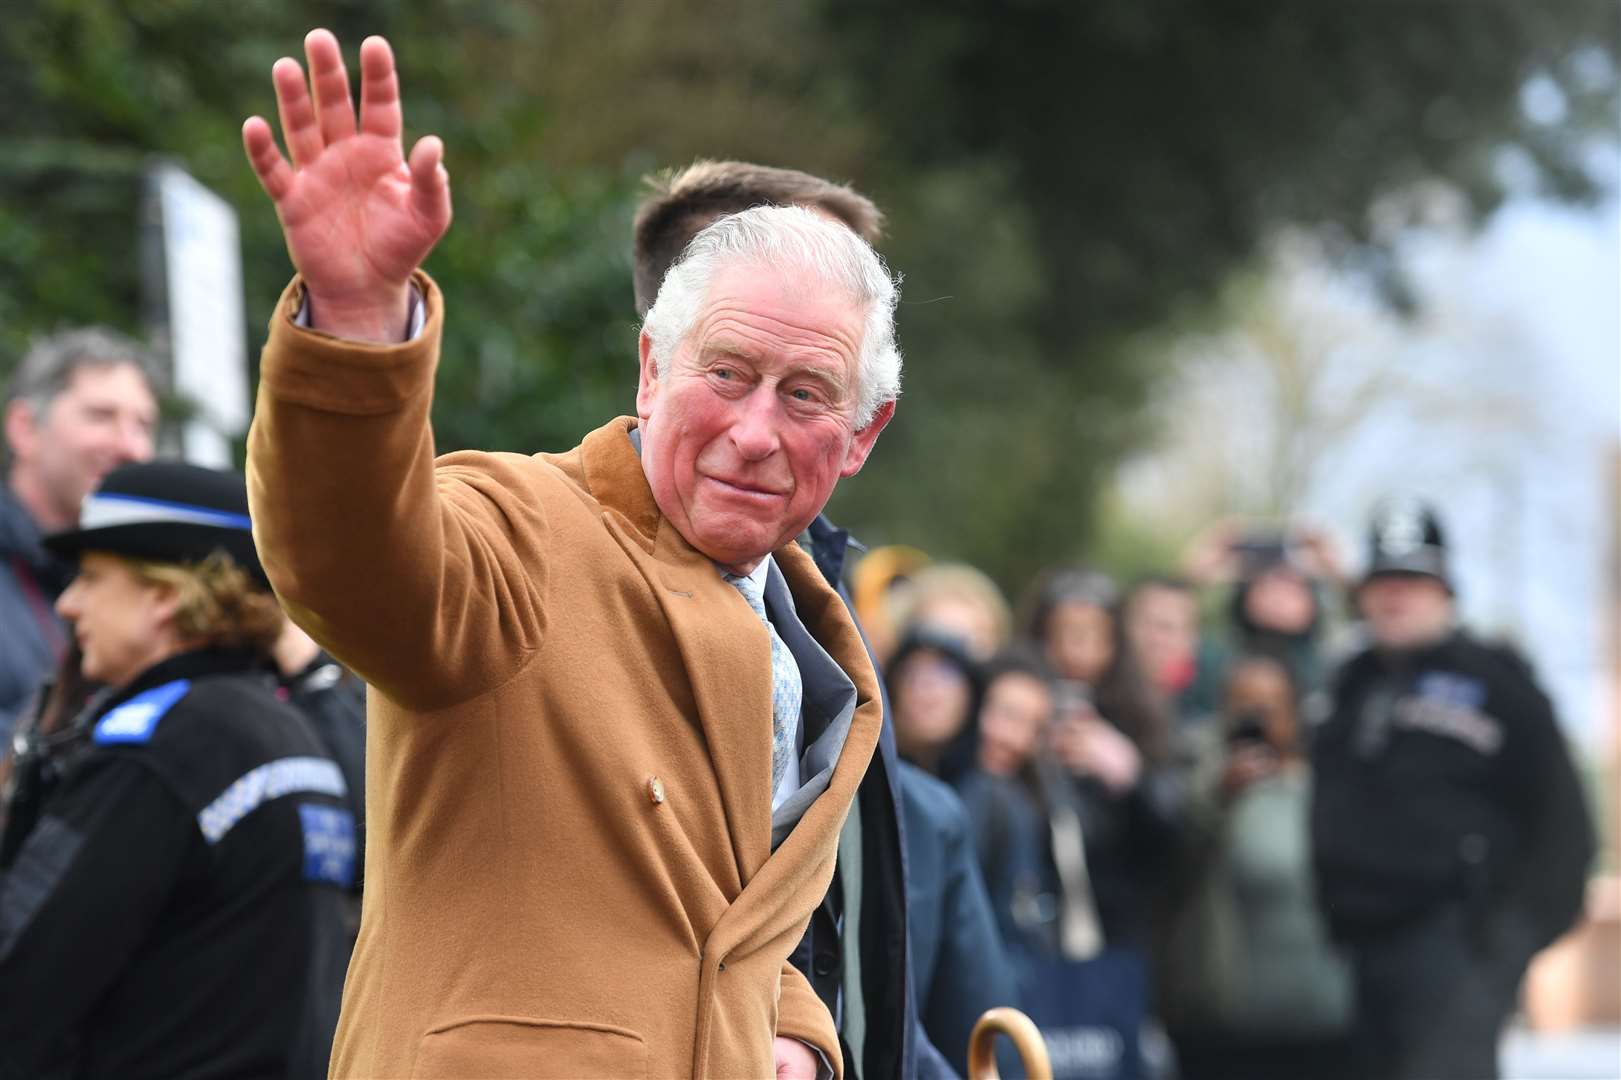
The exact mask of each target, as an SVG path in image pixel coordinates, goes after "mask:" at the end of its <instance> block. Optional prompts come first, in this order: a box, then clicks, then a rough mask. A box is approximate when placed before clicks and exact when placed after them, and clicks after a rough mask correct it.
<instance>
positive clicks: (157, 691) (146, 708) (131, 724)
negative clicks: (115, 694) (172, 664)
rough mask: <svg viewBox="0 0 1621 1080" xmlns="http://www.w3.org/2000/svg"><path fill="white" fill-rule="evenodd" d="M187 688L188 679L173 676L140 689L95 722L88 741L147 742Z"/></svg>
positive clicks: (188, 684)
mask: <svg viewBox="0 0 1621 1080" xmlns="http://www.w3.org/2000/svg"><path fill="white" fill-rule="evenodd" d="M190 690H191V680H190V679H176V680H175V681H174V682H171V683H164V684H163V685H162V686H155V687H153V688H152V689H150V690H143V691H142V692H141V693H139V694H136V695H135V696H134V697H132V698H130V699H129V700H128V701H126V702H124V704H122V705H120V706H118V708H116V709H113V710H111V711H110V712H108V713H107V715H106V716H103V717H102V718H101V719H100V720H98V721H96V729H95V732H94V733H93V734H92V735H91V736H90V741H91V742H95V743H100V744H101V745H103V746H110V745H115V744H118V743H144V742H148V741H150V740H151V738H152V733H153V732H155V731H157V729H158V721H159V720H162V719H163V716H164V714H165V713H167V712H168V711H169V710H170V709H172V708H174V705H175V702H177V701H179V700H180V699H181V698H183V697H185V696H186V694H187V693H188V692H190Z"/></svg>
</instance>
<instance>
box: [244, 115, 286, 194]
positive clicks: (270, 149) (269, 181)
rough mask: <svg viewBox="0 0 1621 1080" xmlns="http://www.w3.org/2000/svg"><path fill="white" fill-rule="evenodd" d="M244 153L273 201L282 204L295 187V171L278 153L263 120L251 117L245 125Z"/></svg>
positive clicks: (272, 137)
mask: <svg viewBox="0 0 1621 1080" xmlns="http://www.w3.org/2000/svg"><path fill="white" fill-rule="evenodd" d="M242 149H244V150H246V151H247V154H248V163H249V164H250V165H252V166H253V172H254V175H256V176H257V177H258V178H259V184H260V186H262V187H263V188H264V189H265V194H266V195H269V196H270V201H271V202H275V203H279V202H281V200H282V196H284V195H286V194H287V191H288V189H289V188H291V187H292V184H293V169H292V166H290V165H288V164H287V159H286V158H284V157H282V156H281V151H280V150H278V149H276V137H275V136H274V135H273V134H271V131H270V125H269V124H268V123H266V122H265V120H264V118H263V117H259V116H252V117H249V118H248V121H247V123H245V124H243V125H242Z"/></svg>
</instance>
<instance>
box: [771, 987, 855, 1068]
mask: <svg viewBox="0 0 1621 1080" xmlns="http://www.w3.org/2000/svg"><path fill="white" fill-rule="evenodd" d="M777 1034H778V1035H779V1036H781V1037H782V1038H785V1039H798V1040H799V1041H800V1042H802V1043H804V1044H806V1045H807V1046H809V1047H810V1048H811V1049H813V1050H816V1051H818V1052H819V1053H820V1054H821V1055H822V1060H823V1061H824V1062H825V1063H826V1064H827V1065H828V1066H830V1067H831V1068H832V1070H833V1073H832V1075H833V1078H834V1080H841V1078H842V1077H843V1076H844V1051H843V1050H841V1049H840V1048H839V1033H838V1032H837V1031H836V1030H835V1029H834V1027H833V1017H832V1016H830V1015H829V1014H828V1011H827V1006H826V1005H823V1004H822V999H821V998H819V997H817V996H816V991H815V990H813V989H811V984H810V980H808V979H806V978H805V976H804V975H802V974H800V972H799V969H798V968H796V967H794V965H792V964H790V963H789V962H788V961H786V960H784V961H783V962H782V997H781V999H780V1000H779V1001H778V1003H777Z"/></svg>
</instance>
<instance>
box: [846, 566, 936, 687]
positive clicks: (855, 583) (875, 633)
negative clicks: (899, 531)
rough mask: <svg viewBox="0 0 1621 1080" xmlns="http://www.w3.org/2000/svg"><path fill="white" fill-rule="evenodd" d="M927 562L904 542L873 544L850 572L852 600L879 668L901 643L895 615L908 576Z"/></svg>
mask: <svg viewBox="0 0 1621 1080" xmlns="http://www.w3.org/2000/svg"><path fill="white" fill-rule="evenodd" d="M927 565H929V557H928V555H926V554H925V553H924V552H922V551H920V550H918V549H917V548H914V547H907V546H905V545H904V544H889V545H887V546H885V547H880V548H873V549H872V551H870V552H868V553H867V554H866V555H865V556H863V557H862V559H861V561H860V562H858V563H856V565H855V570H854V571H853V572H852V573H851V581H850V593H851V602H852V604H853V605H854V608H855V614H856V617H857V619H859V620H860V623H861V629H862V632H863V633H865V634H866V635H867V644H868V646H869V647H870V648H871V649H872V654H873V657H874V658H875V659H876V661H877V663H878V666H879V667H880V668H882V667H884V666H885V665H887V664H888V663H889V658H890V656H891V655H892V654H893V653H894V652H895V646H896V645H898V644H899V643H900V634H901V626H900V623H899V620H898V619H897V618H896V616H895V611H896V608H897V607H900V606H903V605H902V601H901V597H902V596H903V595H904V594H905V592H906V590H908V589H909V588H911V584H912V581H911V577H912V575H913V574H915V573H917V571H919V570H921V569H922V568H923V567H925V566H927Z"/></svg>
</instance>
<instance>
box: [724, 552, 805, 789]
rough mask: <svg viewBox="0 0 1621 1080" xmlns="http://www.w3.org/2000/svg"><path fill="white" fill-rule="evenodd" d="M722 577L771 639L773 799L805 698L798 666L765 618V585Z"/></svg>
mask: <svg viewBox="0 0 1621 1080" xmlns="http://www.w3.org/2000/svg"><path fill="white" fill-rule="evenodd" d="M722 576H723V577H725V578H726V580H727V581H728V582H729V583H730V584H731V585H732V587H733V588H735V589H736V590H737V591H738V592H740V593H742V594H743V599H745V600H747V601H748V602H749V607H751V608H753V609H754V613H755V614H756V615H758V616H759V617H760V621H761V622H763V623H765V629H766V633H768V634H770V635H771V791H772V794H773V795H775V793H776V790H777V786H778V785H779V784H781V783H782V774H783V773H784V772H786V771H787V770H788V762H789V761H791V760H792V756H791V755H792V754H793V753H794V750H795V747H794V732H795V730H796V729H797V728H798V726H799V703H800V699H801V697H802V696H803V694H804V686H803V684H802V683H801V682H800V679H799V665H798V664H797V663H795V662H794V655H793V653H791V652H789V651H788V646H787V645H785V644H783V640H782V638H781V637H779V636H778V635H777V628H776V627H774V626H772V625H771V620H770V619H768V618H766V614H765V595H764V588H765V587H764V585H763V584H760V585H756V584H755V583H754V581H753V580H752V579H750V578H746V577H738V576H737V575H735V574H724V575H722Z"/></svg>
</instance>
